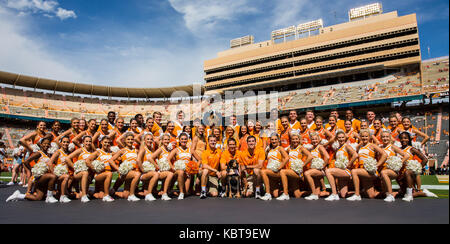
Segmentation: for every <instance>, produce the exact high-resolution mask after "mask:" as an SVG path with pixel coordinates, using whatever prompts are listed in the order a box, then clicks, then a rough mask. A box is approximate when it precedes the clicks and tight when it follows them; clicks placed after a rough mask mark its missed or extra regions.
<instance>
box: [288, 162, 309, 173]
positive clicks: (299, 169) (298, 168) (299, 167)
mask: <svg viewBox="0 0 450 244" xmlns="http://www.w3.org/2000/svg"><path fill="white" fill-rule="evenodd" d="M289 164H290V166H289V167H290V168H291V169H292V170H293V171H295V173H297V174H299V175H300V174H301V173H303V166H304V165H305V162H303V161H302V160H301V159H294V160H290V161H289Z"/></svg>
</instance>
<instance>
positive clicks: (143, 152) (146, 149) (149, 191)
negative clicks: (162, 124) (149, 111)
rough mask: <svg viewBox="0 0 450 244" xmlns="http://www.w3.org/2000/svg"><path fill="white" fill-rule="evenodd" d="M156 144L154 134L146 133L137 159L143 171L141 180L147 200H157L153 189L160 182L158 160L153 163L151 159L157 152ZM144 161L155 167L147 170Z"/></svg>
mask: <svg viewBox="0 0 450 244" xmlns="http://www.w3.org/2000/svg"><path fill="white" fill-rule="evenodd" d="M154 145H155V144H154V141H153V135H152V134H151V132H150V134H146V135H145V136H144V140H143V142H142V143H141V149H140V150H139V154H138V160H137V163H138V166H139V169H140V170H141V172H143V173H142V176H141V181H142V182H143V186H142V188H143V189H144V190H143V192H144V196H145V201H155V200H156V198H155V197H154V196H153V189H154V187H155V185H156V183H158V179H159V175H160V173H159V166H158V164H157V163H156V162H153V163H151V160H150V158H151V157H152V154H153V153H154V152H155V147H154ZM144 162H145V163H150V166H151V165H153V167H154V168H155V169H154V170H150V171H148V172H146V170H145V169H144V166H143V164H144Z"/></svg>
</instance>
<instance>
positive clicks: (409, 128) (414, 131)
mask: <svg viewBox="0 0 450 244" xmlns="http://www.w3.org/2000/svg"><path fill="white" fill-rule="evenodd" d="M402 125H403V131H407V132H409V134H410V135H411V138H412V141H413V142H415V141H417V136H420V137H422V138H423V139H422V141H421V147H423V146H424V145H425V143H427V142H428V141H429V140H430V137H429V136H428V135H427V134H425V133H423V132H421V131H420V130H418V129H416V128H414V126H412V124H411V119H409V118H407V117H404V118H403V119H402Z"/></svg>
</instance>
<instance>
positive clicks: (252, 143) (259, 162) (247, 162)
mask: <svg viewBox="0 0 450 244" xmlns="http://www.w3.org/2000/svg"><path fill="white" fill-rule="evenodd" d="M247 144H248V148H247V149H246V150H245V151H242V152H241V155H240V157H239V160H238V162H239V164H240V165H241V169H242V170H241V171H242V172H244V170H245V172H244V173H243V176H242V177H246V180H247V184H248V190H247V193H246V197H249V196H250V195H252V194H253V185H255V186H256V192H255V198H261V191H260V188H261V179H262V178H261V169H262V167H263V164H264V160H265V159H266V154H265V153H264V151H263V150H262V149H258V148H256V138H255V137H254V136H249V137H248V138H247Z"/></svg>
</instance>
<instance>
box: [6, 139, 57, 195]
mask: <svg viewBox="0 0 450 244" xmlns="http://www.w3.org/2000/svg"><path fill="white" fill-rule="evenodd" d="M50 143H51V139H49V138H43V139H42V140H41V141H40V143H39V144H38V145H39V147H40V150H39V151H37V152H34V153H32V154H31V155H30V157H28V158H27V159H26V160H25V162H24V165H25V166H26V167H28V168H29V169H30V170H31V169H32V168H33V167H35V165H37V164H39V165H40V164H42V163H44V164H46V165H47V167H48V169H50V168H51V165H50V155H49V154H48V152H47V151H48V149H49V148H50ZM33 161H34V162H36V164H35V165H33V164H32V162H33ZM48 169H47V172H45V173H44V174H43V175H41V176H37V175H35V176H34V178H35V179H34V186H35V193H31V192H29V191H28V192H27V193H25V194H21V193H20V191H19V190H17V191H15V192H14V193H13V194H12V195H11V196H9V197H8V198H7V199H6V201H7V202H10V201H17V200H24V199H27V200H30V201H40V200H42V199H43V198H44V196H45V193H46V192H47V198H46V199H45V202H46V203H56V202H58V200H56V199H55V198H54V197H53V190H54V186H55V181H56V176H55V175H54V174H53V173H51V172H50V171H49V170H48Z"/></svg>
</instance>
